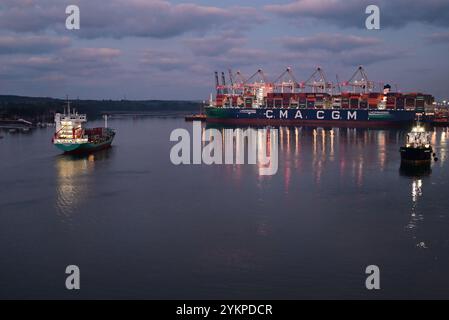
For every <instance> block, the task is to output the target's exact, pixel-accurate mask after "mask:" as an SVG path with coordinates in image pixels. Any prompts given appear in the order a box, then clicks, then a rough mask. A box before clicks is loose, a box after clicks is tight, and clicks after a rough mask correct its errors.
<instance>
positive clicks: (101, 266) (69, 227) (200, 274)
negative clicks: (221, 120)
mask: <svg viewBox="0 0 449 320" xmlns="http://www.w3.org/2000/svg"><path fill="white" fill-rule="evenodd" d="M110 126H112V127H114V128H116V129H117V132H118V134H117V137H116V140H115V142H114V147H113V148H112V149H110V150H107V151H106V152H101V153H97V154H95V155H92V156H88V157H82V158H73V157H69V156H63V155H60V153H59V152H58V151H57V150H56V149H55V148H54V147H53V146H52V144H51V142H50V139H51V135H52V131H53V129H52V128H49V129H40V130H36V131H35V132H33V133H32V134H30V135H22V134H18V135H8V134H7V133H3V134H4V135H5V138H4V139H0V173H1V174H0V252H1V253H2V255H1V258H0V259H1V260H0V298H176V299H197V298H199V299H203V298H206V299H208V298H225V299H240V298H274V299H295V298H449V210H448V208H449V196H448V195H449V190H448V187H449V159H448V155H449V153H448V152H449V145H448V144H449V139H448V138H449V132H448V131H446V129H437V130H436V131H435V132H434V134H433V143H434V145H435V146H436V152H437V154H438V157H439V161H438V162H436V163H435V164H433V166H432V172H431V173H430V174H428V175H423V176H421V177H413V176H407V175H404V174H403V173H401V172H400V170H399V152H398V148H399V146H400V144H401V143H402V142H403V141H404V132H403V131H397V130H366V129H334V130H332V131H330V130H329V129H326V130H323V129H321V128H304V127H303V128H290V129H287V128H281V130H280V133H279V139H280V146H279V170H278V173H277V174H276V175H274V176H259V175H258V168H257V166H255V165H234V166H232V165H228V166H224V165H223V166H206V165H196V166H194V165H191V166H174V165H172V164H171V162H170V158H169V152H170V149H171V147H172V146H173V145H174V143H172V142H170V141H169V135H170V132H171V131H172V130H173V129H174V128H179V127H185V128H189V130H191V129H192V127H191V123H185V122H184V121H183V119H182V118H179V119H173V118H170V119H168V118H167V119H163V118H141V119H131V118H130V119H117V120H111V121H110ZM69 264H76V265H78V266H79V267H80V269H81V290H80V291H78V292H73V291H67V290H66V289H65V285H64V283H65V277H66V275H65V273H64V272H65V267H66V266H67V265H69ZM370 264H375V265H378V266H379V267H380V270H381V290H380V291H377V292H373V291H368V290H366V289H365V278H366V275H365V268H366V266H368V265H370Z"/></svg>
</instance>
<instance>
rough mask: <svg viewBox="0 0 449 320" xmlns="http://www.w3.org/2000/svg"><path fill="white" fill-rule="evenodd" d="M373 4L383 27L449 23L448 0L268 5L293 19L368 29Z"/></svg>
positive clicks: (317, 0)
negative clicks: (369, 8)
mask: <svg viewBox="0 0 449 320" xmlns="http://www.w3.org/2000/svg"><path fill="white" fill-rule="evenodd" d="M370 4H376V5H378V6H379V8H380V22H381V28H390V27H394V28H398V27H403V26H405V25H407V24H409V23H414V22H419V23H424V24H429V25H435V26H443V27H447V26H449V1H447V0H432V1H422V0H394V1H391V0H378V1H376V2H375V3H373V1H371V0H297V1H294V2H290V3H287V4H273V5H267V6H265V7H264V8H265V10H266V11H268V12H271V13H273V14H276V15H279V16H282V17H287V18H292V19H296V20H298V19H308V18H314V19H319V20H324V21H328V22H330V23H333V24H336V25H338V26H341V27H356V28H362V29H363V28H365V19H366V18H367V16H368V15H367V14H365V9H366V7H367V6H368V5H370Z"/></svg>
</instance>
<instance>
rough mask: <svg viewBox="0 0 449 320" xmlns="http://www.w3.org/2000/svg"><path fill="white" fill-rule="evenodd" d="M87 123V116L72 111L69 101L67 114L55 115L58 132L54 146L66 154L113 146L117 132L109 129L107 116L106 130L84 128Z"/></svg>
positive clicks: (55, 135) (54, 139)
mask: <svg viewBox="0 0 449 320" xmlns="http://www.w3.org/2000/svg"><path fill="white" fill-rule="evenodd" d="M86 122H87V117H86V115H85V114H78V113H77V112H76V111H75V110H73V111H71V110H70V103H69V101H67V112H66V110H64V113H63V114H61V113H56V114H55V123H56V132H55V134H54V136H53V144H54V145H55V146H56V147H57V148H58V149H60V150H62V151H64V153H72V154H73V153H77V154H79V153H89V152H94V151H97V150H101V149H106V148H109V147H110V146H111V143H112V140H114V137H115V131H114V130H112V129H109V128H108V125H107V116H105V127H104V128H84V124H85V123H86Z"/></svg>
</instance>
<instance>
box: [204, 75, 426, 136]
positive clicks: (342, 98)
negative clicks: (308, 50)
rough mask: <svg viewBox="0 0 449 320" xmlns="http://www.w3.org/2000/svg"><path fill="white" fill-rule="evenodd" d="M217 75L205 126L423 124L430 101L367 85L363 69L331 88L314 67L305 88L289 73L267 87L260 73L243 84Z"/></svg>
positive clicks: (241, 78) (239, 79)
mask: <svg viewBox="0 0 449 320" xmlns="http://www.w3.org/2000/svg"><path fill="white" fill-rule="evenodd" d="M221 78H222V79H221V80H222V81H221V83H220V82H219V75H218V72H215V82H216V96H215V99H214V98H213V95H212V94H211V97H210V99H209V104H208V105H207V106H206V107H205V114H206V121H207V122H212V123H223V124H253V125H296V124H299V125H303V124H311V125H337V126H340V125H341V126H363V127H379V126H400V125H408V124H411V123H413V122H414V121H415V119H416V117H417V116H418V115H419V116H421V118H422V119H424V120H425V112H426V109H428V108H431V107H432V105H433V102H434V98H433V96H431V95H429V94H423V93H417V92H415V93H401V92H398V91H397V90H396V91H393V90H392V87H391V85H389V84H383V83H376V82H373V81H370V80H368V76H367V74H366V72H365V70H364V69H363V67H362V66H359V67H358V68H357V70H356V71H355V72H354V74H353V76H352V77H351V78H350V79H349V80H348V81H344V82H341V83H340V82H339V81H338V76H337V82H336V83H332V82H329V81H328V80H327V78H326V76H325V74H324V72H323V70H322V69H321V68H320V67H318V68H317V69H316V70H315V72H314V73H313V74H312V75H311V76H310V77H309V78H308V79H307V80H306V81H303V82H298V81H297V80H296V78H295V76H294V74H293V72H292V70H291V68H287V69H286V70H285V71H284V72H283V73H282V74H281V75H280V76H279V77H278V78H277V79H276V80H274V81H272V82H270V81H268V80H267V79H266V77H265V75H264V73H263V71H262V70H258V71H257V72H256V73H254V74H253V75H252V76H251V77H249V78H248V79H246V78H245V77H244V76H243V75H242V74H241V73H240V72H237V73H236V74H233V72H232V71H231V70H229V84H227V83H226V78H225V73H224V72H222V73H221Z"/></svg>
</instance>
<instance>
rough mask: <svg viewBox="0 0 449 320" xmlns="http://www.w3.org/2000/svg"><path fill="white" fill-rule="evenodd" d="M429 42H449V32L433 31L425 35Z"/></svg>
mask: <svg viewBox="0 0 449 320" xmlns="http://www.w3.org/2000/svg"><path fill="white" fill-rule="evenodd" d="M424 38H425V39H426V40H427V42H428V43H435V44H440V43H446V44H447V43H449V32H438V33H433V34H430V35H428V36H425V37H424Z"/></svg>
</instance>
